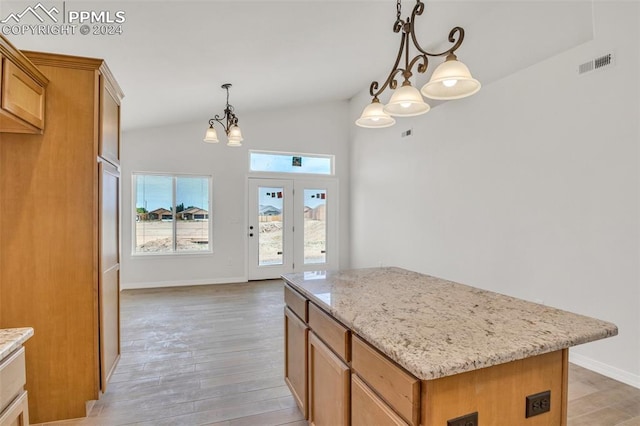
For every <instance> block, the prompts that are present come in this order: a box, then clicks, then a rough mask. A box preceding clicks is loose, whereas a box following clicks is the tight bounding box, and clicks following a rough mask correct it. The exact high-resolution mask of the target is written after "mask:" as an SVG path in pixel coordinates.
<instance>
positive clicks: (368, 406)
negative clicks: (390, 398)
mask: <svg viewBox="0 0 640 426" xmlns="http://www.w3.org/2000/svg"><path fill="white" fill-rule="evenodd" d="M351 419H352V420H351V425H352V426H370V425H377V426H407V425H408V423H407V422H405V421H404V420H403V419H402V418H401V417H400V416H398V415H397V414H396V413H395V412H394V411H393V410H392V409H391V408H390V407H389V406H388V405H387V404H386V403H385V402H384V401H383V400H382V399H381V398H380V397H379V396H378V395H376V393H375V392H374V391H373V390H371V388H369V386H367V384H366V383H364V382H363V381H362V379H360V378H359V377H358V376H357V375H355V374H352V375H351Z"/></svg>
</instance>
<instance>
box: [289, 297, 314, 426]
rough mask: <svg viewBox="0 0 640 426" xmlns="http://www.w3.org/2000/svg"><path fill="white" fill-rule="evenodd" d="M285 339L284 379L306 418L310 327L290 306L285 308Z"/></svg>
mask: <svg viewBox="0 0 640 426" xmlns="http://www.w3.org/2000/svg"><path fill="white" fill-rule="evenodd" d="M284 339H285V343H284V344H285V357H284V380H285V382H286V383H287V386H289V389H290V390H291V393H292V394H293V397H294V398H295V400H296V403H297V404H298V407H300V411H302V414H303V415H304V417H305V419H306V418H307V416H308V410H307V407H308V397H307V396H308V393H307V387H308V385H309V382H308V375H307V362H308V351H307V345H308V341H309V340H308V339H309V327H307V324H305V323H304V322H303V321H302V320H301V319H300V318H298V317H297V316H296V315H295V314H294V313H293V311H292V310H291V309H289V308H285V311H284Z"/></svg>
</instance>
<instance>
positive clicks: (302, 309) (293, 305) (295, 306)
mask: <svg viewBox="0 0 640 426" xmlns="http://www.w3.org/2000/svg"><path fill="white" fill-rule="evenodd" d="M284 303H286V304H287V306H288V307H289V309H291V310H292V311H293V312H294V313H295V314H296V315H297V316H298V317H300V319H302V321H304V322H307V321H309V314H308V309H307V299H305V298H304V296H303V295H301V294H300V293H298V292H297V291H295V290H294V289H292V288H291V287H289V286H288V285H286V284H285V285H284Z"/></svg>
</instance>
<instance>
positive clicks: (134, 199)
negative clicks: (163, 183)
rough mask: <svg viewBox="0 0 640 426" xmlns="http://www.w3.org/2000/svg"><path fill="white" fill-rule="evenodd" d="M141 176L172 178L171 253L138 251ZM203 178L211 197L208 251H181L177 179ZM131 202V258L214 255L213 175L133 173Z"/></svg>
mask: <svg viewBox="0 0 640 426" xmlns="http://www.w3.org/2000/svg"><path fill="white" fill-rule="evenodd" d="M139 176H164V177H170V178H171V180H172V182H171V197H172V200H173V201H172V207H171V216H172V221H171V222H172V224H173V226H172V239H173V250H172V251H170V252H167V251H164V252H143V251H137V250H136V249H137V230H136V223H137V221H136V215H137V197H138V190H137V179H138V177H139ZM181 177H183V178H203V179H207V181H208V185H209V187H208V197H209V205H208V210H207V211H208V212H209V213H208V221H209V225H208V230H207V231H208V239H209V243H208V246H209V247H208V249H207V250H181V251H178V250H176V249H177V244H178V241H177V238H176V237H177V223H178V221H177V216H176V201H177V200H176V195H177V179H178V178H181ZM131 201H132V204H133V206H132V212H131V229H132V232H131V235H132V238H131V256H132V257H134V258H144V257H157V256H180V257H184V256H209V255H211V254H213V219H212V218H213V215H212V213H213V176H212V175H203V174H199V173H170V172H141V171H137V172H132V173H131Z"/></svg>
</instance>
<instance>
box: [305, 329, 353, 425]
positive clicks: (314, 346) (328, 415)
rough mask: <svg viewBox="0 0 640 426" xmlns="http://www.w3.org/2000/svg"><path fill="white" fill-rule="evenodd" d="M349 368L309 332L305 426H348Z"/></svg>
mask: <svg viewBox="0 0 640 426" xmlns="http://www.w3.org/2000/svg"><path fill="white" fill-rule="evenodd" d="M350 388H351V377H350V374H349V366H348V365H347V364H345V363H344V362H343V361H342V360H341V359H340V358H338V357H337V356H336V355H335V354H334V353H333V352H332V351H331V349H329V347H328V346H327V345H325V344H324V343H323V342H322V341H321V340H320V339H319V338H318V337H317V336H316V334H315V333H313V332H310V333H309V424H310V425H318V426H325V425H326V426H342V425H349V421H350V420H349V419H350V415H351V413H350V411H351V410H350V397H351V393H350V392H351V391H350Z"/></svg>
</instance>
